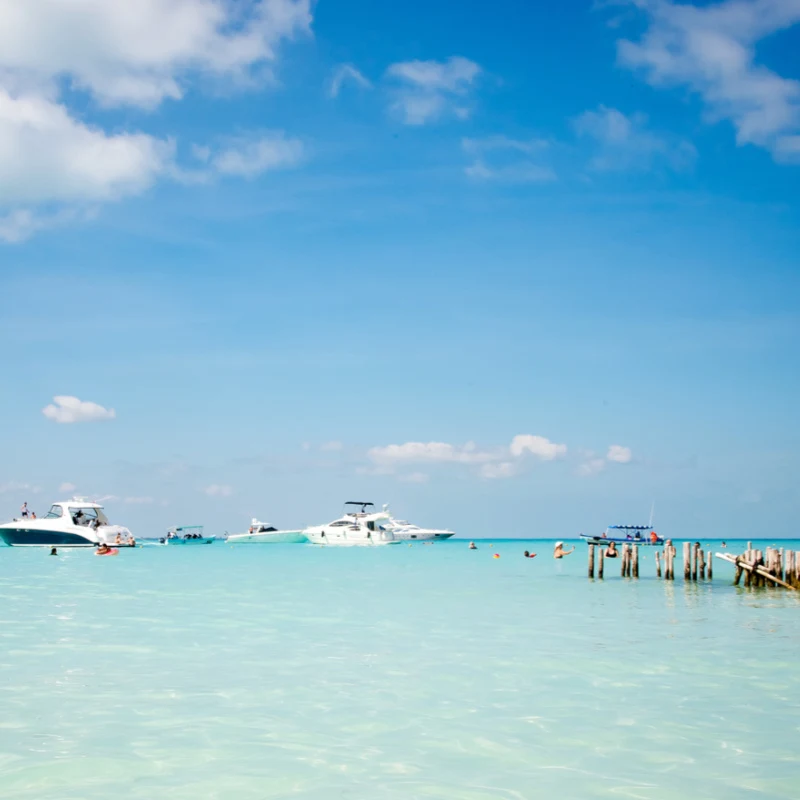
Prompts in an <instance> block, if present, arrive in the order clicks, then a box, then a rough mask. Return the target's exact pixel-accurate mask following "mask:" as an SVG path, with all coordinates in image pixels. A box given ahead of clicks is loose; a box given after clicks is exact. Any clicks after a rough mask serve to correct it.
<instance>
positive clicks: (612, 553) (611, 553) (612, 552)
mask: <svg viewBox="0 0 800 800" xmlns="http://www.w3.org/2000/svg"><path fill="white" fill-rule="evenodd" d="M618 555H619V552H618V551H617V543H616V542H609V543H608V547H607V548H606V558H616V557H617V556H618Z"/></svg>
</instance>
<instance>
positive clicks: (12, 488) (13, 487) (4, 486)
mask: <svg viewBox="0 0 800 800" xmlns="http://www.w3.org/2000/svg"><path fill="white" fill-rule="evenodd" d="M41 491H42V489H41V487H40V486H33V485H32V484H30V483H20V482H19V481H8V482H6V483H0V494H14V493H16V492H29V493H30V494H38V493H39V492H41Z"/></svg>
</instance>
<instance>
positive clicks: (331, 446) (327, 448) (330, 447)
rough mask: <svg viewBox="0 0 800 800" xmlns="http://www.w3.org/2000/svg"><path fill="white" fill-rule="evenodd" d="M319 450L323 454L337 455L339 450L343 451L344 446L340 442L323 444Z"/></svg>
mask: <svg viewBox="0 0 800 800" xmlns="http://www.w3.org/2000/svg"><path fill="white" fill-rule="evenodd" d="M319 449H320V450H321V451H322V452H323V453H337V452H339V451H340V450H343V449H344V444H342V442H337V441H332V442H323V443H322V444H321V445H320V446H319Z"/></svg>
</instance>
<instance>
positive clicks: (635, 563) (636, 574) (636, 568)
mask: <svg viewBox="0 0 800 800" xmlns="http://www.w3.org/2000/svg"><path fill="white" fill-rule="evenodd" d="M631 547H632V548H633V550H632V555H633V559H632V561H633V577H634V578H638V577H639V546H638V545H635V544H634V545H631Z"/></svg>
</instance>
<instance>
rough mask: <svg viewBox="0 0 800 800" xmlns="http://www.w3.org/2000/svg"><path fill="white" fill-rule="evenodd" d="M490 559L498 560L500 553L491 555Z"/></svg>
mask: <svg viewBox="0 0 800 800" xmlns="http://www.w3.org/2000/svg"><path fill="white" fill-rule="evenodd" d="M492 558H500V553H493V554H492Z"/></svg>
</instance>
